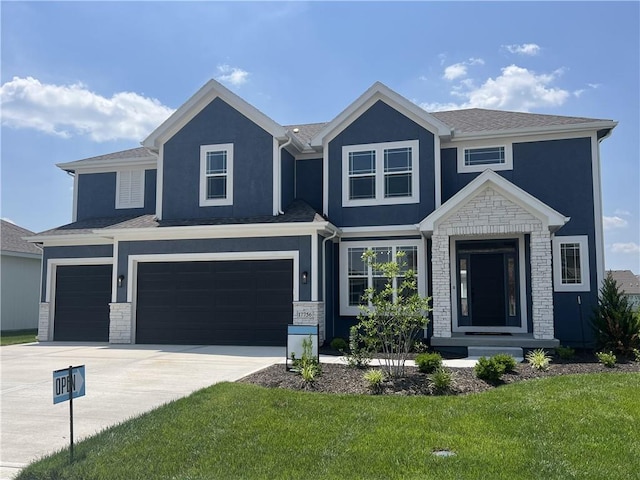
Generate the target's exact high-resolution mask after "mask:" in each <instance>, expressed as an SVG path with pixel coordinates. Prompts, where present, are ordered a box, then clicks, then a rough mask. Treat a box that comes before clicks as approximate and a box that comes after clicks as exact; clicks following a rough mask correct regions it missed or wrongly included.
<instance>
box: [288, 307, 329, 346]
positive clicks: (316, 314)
mask: <svg viewBox="0 0 640 480" xmlns="http://www.w3.org/2000/svg"><path fill="white" fill-rule="evenodd" d="M293 324H294V325H316V324H318V325H319V330H320V338H319V339H318V345H322V344H323V343H324V341H325V338H326V337H325V319H324V302H293Z"/></svg>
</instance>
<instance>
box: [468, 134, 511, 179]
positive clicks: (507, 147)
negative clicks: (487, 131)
mask: <svg viewBox="0 0 640 480" xmlns="http://www.w3.org/2000/svg"><path fill="white" fill-rule="evenodd" d="M485 143H486V142H485ZM487 168H490V169H491V170H513V145H512V144H511V143H505V144H503V145H495V144H490V145H489V144H486V145H483V144H462V145H460V146H458V173H471V172H482V171H484V170H486V169H487Z"/></svg>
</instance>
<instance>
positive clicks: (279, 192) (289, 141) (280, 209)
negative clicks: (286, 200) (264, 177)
mask: <svg viewBox="0 0 640 480" xmlns="http://www.w3.org/2000/svg"><path fill="white" fill-rule="evenodd" d="M291 143H293V137H289V140H287V141H286V142H285V143H283V144H282V145H280V146H279V147H278V178H277V182H278V192H277V194H278V215H284V212H283V211H282V149H283V148H285V147H288V146H289V145H291ZM294 161H295V160H294Z"/></svg>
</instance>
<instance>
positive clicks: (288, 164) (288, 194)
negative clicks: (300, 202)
mask: <svg viewBox="0 0 640 480" xmlns="http://www.w3.org/2000/svg"><path fill="white" fill-rule="evenodd" d="M295 163H296V161H295V159H294V158H293V155H291V154H290V153H289V152H287V151H286V150H285V149H282V163H281V175H280V178H281V180H280V183H281V188H280V194H281V203H282V209H283V210H284V209H286V208H287V207H288V206H289V205H290V204H291V202H293V198H294V188H295V185H294V184H295V181H296V180H295V175H296V173H295V168H296V165H295Z"/></svg>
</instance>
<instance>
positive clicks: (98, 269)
mask: <svg viewBox="0 0 640 480" xmlns="http://www.w3.org/2000/svg"><path fill="white" fill-rule="evenodd" d="M109 302H111V265H60V266H58V267H57V268H56V294H55V307H54V308H55V312H54V317H53V339H54V340H59V341H60V340H61V341H80V342H82V341H88V342H108V341H109Z"/></svg>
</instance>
